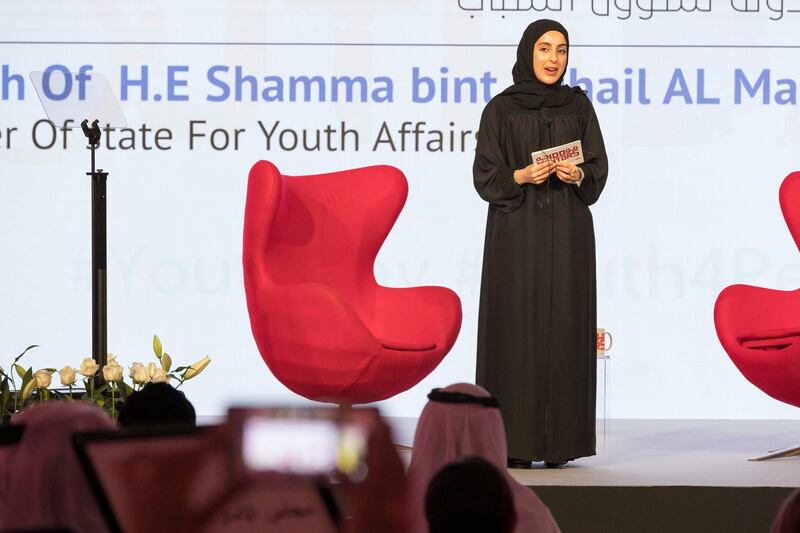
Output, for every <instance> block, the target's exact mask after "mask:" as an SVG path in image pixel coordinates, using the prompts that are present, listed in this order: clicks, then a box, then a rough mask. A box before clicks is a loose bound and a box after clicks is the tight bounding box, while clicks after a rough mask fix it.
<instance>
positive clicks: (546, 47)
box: [533, 30, 567, 85]
mask: <svg viewBox="0 0 800 533" xmlns="http://www.w3.org/2000/svg"><path fill="white" fill-rule="evenodd" d="M566 65H567V40H566V39H565V38H564V36H563V35H562V34H561V32H559V31H555V30H553V31H548V32H547V33H545V34H544V35H542V36H541V37H539V40H538V41H536V44H534V45H533V73H534V74H535V75H536V78H537V79H538V80H539V81H541V82H542V83H546V84H548V85H552V84H554V83H556V82H557V81H558V80H559V79H560V78H561V75H562V74H564V68H565V67H566Z"/></svg>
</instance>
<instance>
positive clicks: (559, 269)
mask: <svg viewBox="0 0 800 533" xmlns="http://www.w3.org/2000/svg"><path fill="white" fill-rule="evenodd" d="M528 57H530V56H528ZM572 91H573V92H574V95H573V96H572V97H571V98H568V99H567V100H568V101H567V102H566V103H564V104H563V105H556V106H547V105H546V104H545V106H542V107H539V108H533V109H532V108H530V107H531V106H529V105H527V102H526V100H525V98H524V95H519V94H501V95H498V96H497V97H495V98H494V99H492V101H490V102H489V104H488V105H487V106H486V108H485V109H484V112H483V115H482V117H481V124H480V130H479V134H478V145H477V149H476V154H475V163H474V167H473V175H474V181H475V188H476V189H477V191H478V193H479V194H480V196H481V197H482V198H483V199H484V200H486V201H487V202H489V212H488V216H487V223H486V240H485V243H484V256H483V273H482V277H481V295H480V312H479V318H478V362H477V380H476V381H477V383H478V384H479V385H481V386H483V387H485V388H486V389H488V390H489V391H490V392H491V393H492V394H493V395H494V396H496V397H498V398H499V399H500V402H501V405H502V412H503V418H504V420H505V426H506V431H507V438H508V455H509V457H514V458H518V459H525V460H535V461H536V460H539V461H540V460H546V461H549V462H558V461H562V460H566V459H574V458H577V457H582V456H587V455H593V454H594V453H595V389H596V371H597V366H596V365H597V361H596V353H595V330H596V327H597V309H596V289H595V245H594V229H593V225H592V215H591V213H590V211H589V207H588V206H590V205H592V204H593V203H594V202H596V201H597V199H598V198H599V196H600V193H601V192H602V190H603V187H604V185H605V182H606V175H607V172H608V161H607V159H606V153H605V147H604V144H603V137H602V134H601V132H600V126H599V124H598V122H597V116H596V115H595V112H594V109H593V107H592V104H591V102H590V101H589V99H588V98H587V97H586V95H585V94H584V93H583V92H580V91H577V92H575V91H574V90H572ZM507 92H508V91H507ZM576 139H581V141H582V145H583V151H584V159H585V162H584V163H582V164H580V165H578V166H579V167H580V168H581V169H582V170H583V172H584V178H583V181H582V182H581V185H580V186H577V185H572V184H566V183H564V182H562V181H561V180H559V179H558V178H557V177H556V176H555V174H552V175H551V176H550V177H549V179H548V180H547V181H546V182H545V183H543V184H541V185H532V184H525V185H522V186H520V185H518V184H517V183H516V182H515V181H514V177H513V173H514V170H515V169H521V168H524V167H526V166H528V165H529V164H530V163H531V152H533V151H536V150H541V149H546V148H551V147H554V146H558V145H560V144H564V143H567V142H571V141H574V140H576Z"/></svg>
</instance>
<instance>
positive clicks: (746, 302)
mask: <svg viewBox="0 0 800 533" xmlns="http://www.w3.org/2000/svg"><path fill="white" fill-rule="evenodd" d="M779 196H780V204H781V210H782V211H783V217H784V219H785V220H786V224H787V225H788V226H789V231H790V232H791V234H792V237H793V238H794V241H795V244H796V245H797V246H798V249H800V172H793V173H792V174H789V175H788V176H787V177H786V179H784V180H783V184H782V185H781V188H780V195H779ZM714 324H715V326H716V329H717V336H718V337H719V341H720V343H722V347H723V348H724V349H725V351H726V352H727V353H728V355H729V356H730V358H731V361H733V364H735V365H736V368H738V369H739V371H740V372H741V373H742V375H743V376H744V377H745V378H747V380H748V381H750V383H752V384H753V385H755V386H756V387H758V388H759V389H761V390H762V391H764V392H765V393H767V394H768V395H770V396H772V397H773V398H775V399H776V400H780V401H782V402H785V403H788V404H790V405H794V406H797V407H800V289H797V290H794V291H780V290H775V289H765V288H761V287H753V286H750V285H731V286H730V287H727V288H725V290H723V291H722V292H721V293H720V295H719V297H717V302H716V304H715V305H714ZM798 452H800V448H791V449H787V450H780V451H778V453H773V454H768V455H765V456H762V457H760V458H758V459H767V458H772V457H779V456H787V455H797V454H798Z"/></svg>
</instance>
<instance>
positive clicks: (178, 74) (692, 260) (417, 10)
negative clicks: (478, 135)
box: [0, 0, 800, 419]
mask: <svg viewBox="0 0 800 533" xmlns="http://www.w3.org/2000/svg"><path fill="white" fill-rule="evenodd" d="M0 14H1V15H2V16H0V30H1V31H0V41H2V42H0V50H2V56H1V57H0V217H2V231H1V232H0V250H1V251H2V263H1V264H0V274H1V275H0V302H2V303H0V308H2V320H0V365H2V366H4V367H5V368H8V366H7V365H9V364H10V363H11V360H12V359H13V357H14V356H15V355H16V354H17V353H19V352H20V351H21V350H22V349H24V347H26V346H27V345H29V344H39V345H40V348H38V349H36V350H34V351H32V352H31V353H29V354H28V355H27V356H26V361H27V363H28V364H30V365H32V366H34V367H37V368H41V367H50V366H52V367H59V368H60V367H61V366H63V365H65V364H70V365H72V366H77V365H78V364H79V363H80V360H81V359H82V358H83V357H87V356H89V355H90V354H91V301H90V296H91V278H90V264H91V263H90V256H91V246H90V242H91V241H90V235H91V233H90V228H91V226H90V180H89V178H88V177H87V176H86V175H85V173H86V172H87V170H88V167H89V152H88V150H86V149H85V141H84V138H83V136H82V134H81V132H80V128H77V129H75V128H73V129H72V130H71V131H67V132H65V131H62V129H61V127H62V126H63V124H57V126H58V128H57V129H56V130H55V131H54V130H53V129H52V128H51V127H50V126H49V125H48V124H47V123H46V122H44V121H43V119H45V118H46V117H45V113H44V110H43V108H42V106H41V104H40V102H39V99H38V98H37V95H36V91H35V90H34V87H33V85H32V84H31V82H30V78H29V73H30V72H43V71H47V70H48V69H50V72H51V73H52V77H53V78H54V79H57V78H58V76H59V75H61V76H62V78H63V76H64V73H66V72H71V73H80V72H82V70H81V69H84V70H83V72H97V73H102V74H104V75H105V76H106V77H107V78H108V80H109V82H110V85H111V86H112V88H113V89H114V91H116V96H117V97H118V98H119V99H120V106H121V108H122V110H123V112H124V113H125V116H126V118H127V123H128V126H129V128H130V130H129V131H127V132H120V131H117V132H114V133H112V134H111V135H110V136H109V137H108V141H107V144H106V141H104V144H103V146H102V147H101V148H100V150H99V151H98V153H97V160H98V166H99V167H101V168H103V169H105V170H107V171H109V173H110V175H109V179H108V292H109V303H108V305H109V307H108V310H109V337H108V338H109V341H108V346H109V351H111V352H112V353H114V354H115V355H116V356H117V357H118V359H119V360H120V362H121V363H122V364H124V365H126V366H127V365H130V364H131V363H132V362H134V361H141V362H145V363H147V362H149V361H152V360H153V358H152V351H151V339H152V335H153V334H154V333H156V334H158V335H159V336H160V338H161V339H162V341H163V343H164V347H165V350H166V351H168V352H169V353H170V354H171V355H172V357H173V359H174V360H175V361H176V362H177V363H190V362H193V361H196V360H198V359H200V358H201V357H203V356H204V355H210V356H211V357H212V359H213V362H212V363H211V365H210V366H209V367H208V368H207V370H206V371H205V373H204V375H202V376H201V377H199V378H198V379H197V380H193V381H190V382H187V383H186V384H185V385H184V390H186V392H187V394H188V395H189V398H190V399H191V400H192V402H193V403H194V404H195V406H196V408H197V411H198V414H200V415H214V414H220V413H223V412H224V411H225V410H226V409H227V407H228V406H229V405H231V404H233V403H242V402H244V403H268V402H287V401H288V402H294V401H298V402H300V401H302V399H301V398H299V397H297V396H295V395H294V394H293V393H291V392H289V391H288V390H287V389H286V388H285V387H283V386H282V385H281V384H280V383H279V382H278V381H277V380H276V379H275V378H274V377H273V376H272V375H271V374H270V372H269V371H268V369H267V367H266V365H265V364H264V362H263V361H262V359H261V357H260V355H259V353H258V350H257V348H256V345H255V342H254V340H253V337H252V334H251V332H250V324H249V319H248V315H247V308H246V305H245V296H244V289H243V281H242V267H241V245H242V223H243V210H244V202H245V193H246V185H247V174H248V171H249V169H250V167H251V166H252V164H253V163H254V162H256V161H258V160H260V159H266V160H270V161H272V162H273V163H275V164H276V165H277V166H278V167H279V168H280V169H281V170H282V171H283V172H284V173H286V174H290V175H296V174H312V173H321V172H327V171H334V170H341V169H347V168H355V167H360V166H365V165H370V164H390V165H394V166H397V167H399V168H400V169H402V171H403V172H404V173H405V174H406V176H407V178H408V182H409V195H408V201H407V204H406V206H405V208H404V210H403V212H402V213H401V215H400V217H399V219H398V221H397V224H396V225H395V227H394V229H393V230H392V232H391V233H390V235H389V237H388V239H387V241H386V243H385V244H384V246H383V248H382V250H381V251H380V253H379V255H378V258H377V261H376V265H375V274H376V277H377V279H378V281H379V282H380V283H381V284H384V285H390V286H413V285H444V286H447V287H450V288H452V289H453V290H455V291H456V292H457V293H458V295H459V296H460V297H461V301H462V305H463V315H464V319H463V325H462V328H461V333H460V336H459V338H458V341H457V342H456V344H455V347H454V348H453V350H452V351H451V352H450V354H449V355H448V356H447V357H446V358H445V359H444V361H443V362H442V363H441V365H440V366H439V367H438V368H437V369H436V370H435V371H434V372H433V373H432V374H431V375H430V376H428V377H427V378H426V379H425V380H423V381H422V382H421V383H420V384H419V385H417V386H416V387H414V388H413V389H411V390H409V391H407V392H405V393H403V394H400V395H398V396H396V397H394V398H391V399H389V400H386V401H384V402H381V403H380V404H379V406H380V407H381V409H382V410H383V412H384V413H385V414H387V415H391V416H417V415H418V413H419V411H420V409H421V407H422V405H423V404H424V402H425V399H426V398H425V396H426V393H427V392H428V391H429V390H430V389H431V388H432V387H436V386H444V385H446V384H449V383H452V382H457V381H472V380H474V370H475V345H476V324H477V314H478V293H479V285H480V272H481V256H482V250H483V238H484V228H485V221H486V210H487V206H486V204H485V203H484V202H483V201H482V200H480V198H479V197H478V195H477V194H476V192H475V190H474V188H473V185H472V174H471V168H472V159H473V152H474V147H475V138H474V132H475V130H476V129H477V127H478V121H479V117H480V113H481V110H482V109H483V106H484V105H485V102H486V101H487V98H489V97H491V96H492V95H494V94H496V93H498V92H500V91H501V90H502V89H503V88H504V87H506V86H507V85H509V84H510V83H511V75H510V73H511V67H512V65H513V63H514V59H515V54H516V44H517V42H518V39H519V37H520V35H521V34H522V31H523V29H524V28H525V27H526V26H527V24H528V23H530V22H531V21H533V20H535V19H537V18H554V19H556V20H559V21H560V22H562V23H563V24H564V25H565V26H566V27H567V28H568V29H569V31H570V38H571V43H572V48H571V51H570V57H569V67H568V73H567V76H566V81H567V83H570V84H573V83H581V84H582V85H583V86H584V87H585V88H587V89H591V95H592V99H593V101H594V105H595V108H596V110H597V114H598V117H599V120H600V123H601V126H602V129H603V133H604V136H605V142H606V146H607V150H608V156H609V161H610V173H609V178H608V184H607V187H606V189H605V192H604V194H603V196H602V197H601V198H600V201H599V202H598V203H597V204H596V205H595V206H593V207H592V213H593V215H594V222H595V232H596V237H597V280H598V325H599V326H600V327H604V328H606V329H608V330H609V331H611V332H612V334H613V335H614V346H613V349H612V351H611V352H610V355H611V356H612V359H611V360H610V361H609V363H608V365H609V367H608V371H609V382H608V386H609V390H608V400H609V409H610V413H609V414H610V415H611V416H612V417H614V418H743V419H744V418H755V419H759V418H764V419H775V418H800V411H798V410H797V409H795V408H793V407H790V406H788V405H784V404H782V403H780V402H778V401H776V400H773V399H771V398H769V397H767V396H766V395H765V394H763V393H762V392H761V391H760V390H758V389H756V388H755V387H754V386H752V385H751V384H750V383H748V382H747V381H746V380H745V379H744V378H743V377H742V375H741V374H740V373H739V372H738V370H736V368H735V367H734V366H733V364H732V363H731V361H730V360H729V358H728V356H727V355H726V354H725V352H724V351H723V350H722V348H721V346H720V344H719V342H718V340H717V337H716V334H715V331H714V323H713V315H712V312H713V305H714V301H715V299H716V297H717V295H718V294H719V292H720V291H721V290H722V289H723V288H724V287H725V286H727V285H729V284H732V283H748V284H753V285H760V286H765V287H772V288H778V289H795V288H797V287H798V286H800V255H798V250H797V248H796V247H795V244H794V243H793V241H792V239H791V237H790V235H789V232H788V230H787V228H786V226H785V224H784V222H783V218H782V216H781V213H780V209H779V205H778V187H779V185H780V183H781V180H782V179H783V178H784V177H785V176H786V175H787V174H788V173H789V172H792V171H794V170H800V152H799V151H798V146H800V142H799V141H800V121H799V120H798V119H799V118H800V114H799V113H798V95H797V84H798V82H800V61H798V60H797V54H798V49H799V48H800V41H799V40H798V32H797V28H798V25H799V24H800V2H797V1H796V0H766V1H765V0H761V1H759V0H646V1H638V0H637V1H633V0H574V1H568V0H564V1H560V0H528V1H527V2H526V1H522V0H520V1H513V2H512V1H500V0H498V1H495V0H428V1H413V0H412V1H400V0H384V1H381V2H367V1H355V0H342V1H337V2H330V1H322V0H306V1H274V2H273V1H242V2H216V1H210V0H193V1H191V2H189V1H165V2H154V1H144V2H119V3H114V4H109V3H108V2H100V1H75V2H55V1H50V2H3V4H2V6H0ZM334 80H338V81H334ZM343 80H344V81H343ZM63 84H64V82H63V79H62V85H63ZM445 86H446V91H445V90H444V89H445ZM78 89H79V83H78V81H77V79H76V78H74V77H73V78H72V79H71V87H70V90H71V91H77V90H78ZM52 90H53V91H62V92H63V91H66V88H65V87H60V88H54V89H52ZM404 123H410V125H406V128H405V129H411V130H413V129H415V128H417V129H418V130H419V131H420V134H419V137H418V140H419V144H417V143H416V139H417V138H416V137H415V135H414V134H413V132H412V133H411V134H405V136H403V135H402V134H401V133H400V130H401V129H403V124H404ZM73 126H74V125H73ZM262 128H263V129H264V130H266V132H267V133H270V132H272V133H271V135H270V137H269V142H267V141H268V139H267V136H266V135H265V133H264V131H262ZM273 128H274V131H273ZM343 129H346V130H348V131H349V132H351V133H348V134H347V135H345V136H344V137H342V131H343ZM237 130H238V131H239V133H238V134H237V133H236V131H237ZM326 130H327V131H326ZM304 132H305V135H306V145H305V146H304V144H303V135H304ZM318 132H319V133H320V140H321V142H320V143H319V146H317V145H316V136H317V133H318ZM353 132H354V133H353ZM463 132H466V133H463ZM451 134H452V136H453V137H452V138H453V139H454V142H452V143H451V142H450V139H451ZM387 136H390V137H391V139H392V143H390V142H387V138H388V137H387ZM437 138H441V139H443V141H444V142H443V143H437V142H434V141H435V139H437ZM462 139H463V144H462ZM377 141H383V142H377ZM798 320H800V317H798Z"/></svg>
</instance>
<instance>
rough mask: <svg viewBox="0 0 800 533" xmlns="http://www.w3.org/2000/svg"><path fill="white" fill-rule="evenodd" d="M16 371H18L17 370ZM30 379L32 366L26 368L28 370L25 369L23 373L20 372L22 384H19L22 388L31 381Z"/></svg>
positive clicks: (31, 377)
mask: <svg viewBox="0 0 800 533" xmlns="http://www.w3.org/2000/svg"><path fill="white" fill-rule="evenodd" d="M20 368H21V367H20ZM17 372H19V371H17ZM32 379H33V368H32V367H31V368H28V370H26V371H25V373H24V374H22V385H21V386H22V388H23V389H24V388H25V385H27V384H28V382H29V381H31V380H32Z"/></svg>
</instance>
